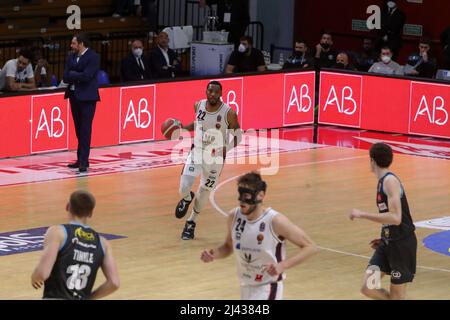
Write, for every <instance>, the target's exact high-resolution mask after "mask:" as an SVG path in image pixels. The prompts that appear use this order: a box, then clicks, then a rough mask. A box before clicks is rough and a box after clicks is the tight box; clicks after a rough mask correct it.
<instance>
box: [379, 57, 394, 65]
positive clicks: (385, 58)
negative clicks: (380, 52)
mask: <svg viewBox="0 0 450 320" xmlns="http://www.w3.org/2000/svg"><path fill="white" fill-rule="evenodd" d="M391 60H392V58H391V57H389V56H382V57H381V61H383V62H384V63H389V62H391Z"/></svg>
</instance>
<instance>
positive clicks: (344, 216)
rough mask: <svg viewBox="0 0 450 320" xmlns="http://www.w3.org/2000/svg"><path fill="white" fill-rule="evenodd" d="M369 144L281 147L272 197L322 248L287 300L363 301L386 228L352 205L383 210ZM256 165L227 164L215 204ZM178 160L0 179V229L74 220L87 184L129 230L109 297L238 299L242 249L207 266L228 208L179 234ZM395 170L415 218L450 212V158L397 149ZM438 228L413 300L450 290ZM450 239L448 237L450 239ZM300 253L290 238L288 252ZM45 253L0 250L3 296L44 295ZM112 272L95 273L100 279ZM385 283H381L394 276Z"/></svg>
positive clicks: (112, 224) (228, 199)
mask: <svg viewBox="0 0 450 320" xmlns="http://www.w3.org/2000/svg"><path fill="white" fill-rule="evenodd" d="M367 154H368V152H367V151H364V150H355V149H344V148H337V147H329V148H323V149H316V150H306V151H300V152H293V153H285V154H281V155H280V169H279V172H278V174H276V175H272V176H266V177H265V179H266V181H267V182H268V193H267V197H266V205H267V206H271V207H273V208H274V209H275V210H278V211H280V212H282V213H284V214H286V215H287V216H288V217H289V218H290V219H291V220H292V221H294V222H295V223H297V224H298V225H300V226H301V227H302V228H303V229H304V230H305V231H306V232H307V233H308V234H309V235H310V236H311V237H312V239H313V240H314V241H315V242H316V243H317V244H318V245H319V246H320V248H321V250H320V252H319V253H318V254H317V255H316V256H315V257H314V258H313V259H311V260H310V261H307V262H306V263H305V264H303V265H300V266H297V267H295V268H294V269H291V270H288V272H287V280H286V282H285V298H286V299H363V297H362V296H361V295H360V293H359V287H360V284H361V278H362V275H363V272H364V270H365V267H366V265H367V262H368V259H367V257H368V256H370V255H371V254H372V250H371V249H370V248H369V246H368V243H369V241H370V240H372V239H374V238H376V237H377V236H378V234H379V229H380V228H379V226H377V225H375V224H373V223H370V222H366V221H356V222H351V221H350V220H349V219H348V213H349V211H350V210H351V209H352V208H355V207H356V208H360V209H362V210H369V211H371V212H375V211H376V206H375V188H376V179H375V177H374V176H373V175H372V173H371V172H370V170H369V161H368V156H367ZM257 167H258V166H255V165H250V164H246V165H227V166H226V167H225V169H224V171H223V173H222V177H221V182H222V183H221V184H220V186H219V188H218V189H217V191H216V192H215V194H214V202H215V204H216V206H217V207H218V208H220V209H221V210H224V211H228V210H229V209H231V208H233V207H234V206H236V205H237V200H236V199H237V193H236V183H235V180H234V178H235V177H237V176H238V175H240V174H242V173H245V172H247V171H249V170H252V169H255V168H257ZM180 171H181V167H180V166H176V167H167V168H160V169H151V170H146V171H138V172H131V173H119V174H113V175H105V176H96V177H85V178H79V179H71V180H58V181H52V182H46V183H36V184H26V185H20V186H10V187H2V188H1V197H0V208H1V211H0V213H1V224H0V233H1V232H6V231H14V230H23V229H27V228H36V227H43V226H48V225H52V224H59V223H62V222H65V221H66V220H65V219H66V214H65V211H64V208H65V203H66V201H67V198H68V196H69V194H70V193H71V192H72V191H74V190H75V189H78V188H86V189H88V190H90V191H91V192H93V194H94V195H95V196H96V198H97V208H96V211H95V213H94V218H93V220H92V223H91V225H92V226H93V227H94V228H96V229H97V230H98V231H100V232H104V233H109V234H116V235H123V236H126V237H127V238H125V239H120V240H114V241H112V246H113V250H114V254H115V256H116V259H117V261H118V266H119V271H120V277H121V283H122V284H121V288H120V289H119V291H117V292H116V293H115V294H113V295H112V296H111V299H239V286H238V281H237V277H236V273H235V265H234V257H233V256H232V257H230V258H228V259H226V260H219V261H216V262H214V263H212V264H208V265H207V264H203V263H202V262H201V261H200V259H199V257H200V253H201V251H202V250H203V249H206V248H210V247H213V246H216V245H217V244H219V243H220V242H222V241H223V239H224V235H225V217H224V216H223V215H222V214H221V213H219V212H218V211H217V210H216V209H215V208H214V207H213V206H212V205H211V204H209V205H208V207H207V209H206V210H205V211H204V212H203V213H202V214H201V217H200V218H199V221H198V224H197V231H196V239H195V240H194V241H188V242H185V241H182V240H181V239H180V234H181V230H182V228H183V225H184V220H183V221H181V220H177V219H176V218H175V217H174V207H175V205H176V203H177V202H178V200H179V199H178V191H177V190H178V184H179V176H180ZM393 171H394V172H395V173H397V174H398V175H399V176H400V178H401V179H402V182H403V184H404V186H405V189H406V193H407V196H408V200H409V203H410V206H411V210H412V215H413V218H414V220H415V221H419V220H424V219H430V218H436V217H441V216H444V215H446V214H448V211H449V210H450V197H449V195H448V193H449V190H450V179H448V177H449V176H450V162H449V161H446V160H438V159H431V158H421V157H413V156H406V155H398V154H396V155H395V160H394V165H393ZM433 232H435V231H433V230H429V229H418V230H417V235H418V239H419V250H418V265H419V267H418V269H417V275H416V280H415V281H414V283H413V284H412V285H410V287H409V296H408V298H409V299H450V290H449V284H450V259H449V257H447V256H443V255H439V254H437V253H434V252H432V251H430V250H428V249H426V248H425V247H424V246H423V245H422V241H421V240H422V239H423V238H424V237H426V236H427V235H429V234H431V233H433ZM449 247H450V245H449ZM292 250H295V248H294V247H293V246H292V245H288V255H289V253H291V252H292ZM39 255H40V252H32V253H25V254H17V255H10V256H3V257H0V266H1V267H0V277H1V279H2V280H1V285H0V299H38V298H40V297H41V295H42V291H35V290H34V289H33V288H32V287H31V285H30V275H31V272H32V270H33V268H34V266H35V264H36V263H37V259H38V257H39ZM102 279H103V277H102V275H101V272H99V276H98V277H97V285H98V283H99V282H100V280H102ZM387 283H388V282H387V281H384V284H385V285H386V284H387Z"/></svg>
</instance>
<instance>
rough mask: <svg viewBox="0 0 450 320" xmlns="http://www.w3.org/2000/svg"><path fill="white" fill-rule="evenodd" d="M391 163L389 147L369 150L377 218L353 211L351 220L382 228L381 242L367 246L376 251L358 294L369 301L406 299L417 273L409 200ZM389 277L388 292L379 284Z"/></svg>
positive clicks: (374, 146)
mask: <svg viewBox="0 0 450 320" xmlns="http://www.w3.org/2000/svg"><path fill="white" fill-rule="evenodd" d="M392 160H393V153H392V149H391V147H390V146H388V145H387V144H384V143H377V144H374V145H373V146H372V148H370V165H371V168H372V172H373V173H374V174H375V176H376V177H377V178H378V187H377V199H376V200H377V206H378V211H379V213H378V214H374V213H367V212H362V211H360V210H357V209H353V211H352V212H351V213H350V219H351V220H353V219H355V218H361V219H367V220H370V221H373V222H376V223H380V224H382V228H381V239H375V240H373V241H372V242H371V243H370V245H371V247H372V248H373V249H374V250H375V253H374V255H373V256H372V259H371V260H370V262H369V267H368V269H367V271H366V274H365V277H364V283H363V286H362V289H361V293H362V294H364V295H365V296H367V297H369V298H372V299H383V300H400V299H406V286H407V284H408V283H410V282H412V281H413V279H414V275H415V273H416V253H417V239H416V234H415V232H414V231H415V227H414V224H413V220H412V218H411V214H410V212H409V206H408V200H407V199H406V194H405V190H404V189H403V186H402V184H401V182H400V180H399V179H398V178H397V177H396V176H395V175H394V174H393V173H392V172H390V171H389V167H390V165H391V163H392ZM386 274H389V275H390V276H391V286H390V290H389V291H387V290H385V289H381V287H380V280H381V277H383V276H384V275H386Z"/></svg>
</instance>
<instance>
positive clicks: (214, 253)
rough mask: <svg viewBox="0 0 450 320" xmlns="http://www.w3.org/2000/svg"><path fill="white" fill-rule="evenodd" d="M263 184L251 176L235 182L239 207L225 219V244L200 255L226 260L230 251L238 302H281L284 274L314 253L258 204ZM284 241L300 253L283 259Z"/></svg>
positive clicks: (283, 220) (304, 238)
mask: <svg viewBox="0 0 450 320" xmlns="http://www.w3.org/2000/svg"><path fill="white" fill-rule="evenodd" d="M266 188H267V187H266V183H265V182H264V181H263V180H262V179H261V176H260V175H259V174H258V173H255V172H251V173H247V174H246V175H244V176H242V177H240V178H239V180H238V191H239V203H240V206H239V207H237V208H236V209H234V210H232V211H231V212H230V214H229V217H228V232H227V236H226V239H225V242H224V243H223V244H222V245H221V246H220V247H217V248H215V249H210V250H205V251H203V252H202V254H201V260H202V261H203V262H211V261H213V260H215V259H222V258H226V257H228V256H229V255H230V254H231V253H232V252H233V250H234V253H235V256H236V264H237V273H238V277H239V280H240V285H241V299H242V300H281V299H283V280H284V278H285V274H284V272H285V271H286V270H287V269H289V268H292V267H294V266H296V265H298V264H299V263H302V262H304V261H305V260H307V259H308V258H309V257H311V256H312V255H314V254H315V253H316V252H317V250H318V249H317V247H316V245H315V244H314V242H312V240H311V239H310V238H309V237H308V235H306V233H305V232H303V230H302V229H300V228H299V227H298V226H296V225H295V224H293V223H292V222H291V221H290V220H289V219H288V218H287V217H286V216H284V215H283V214H281V213H279V212H277V211H275V210H273V209H272V208H265V207H264V206H263V204H262V202H263V200H264V197H265V194H266ZM286 240H288V241H290V242H292V243H293V244H295V245H296V246H298V247H299V248H300V250H299V251H298V252H297V253H296V254H295V255H293V256H292V257H290V258H289V259H286V255H285V245H286Z"/></svg>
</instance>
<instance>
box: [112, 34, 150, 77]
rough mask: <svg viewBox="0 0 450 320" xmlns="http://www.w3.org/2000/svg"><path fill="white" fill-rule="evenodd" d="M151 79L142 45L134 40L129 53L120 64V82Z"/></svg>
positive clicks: (147, 60)
mask: <svg viewBox="0 0 450 320" xmlns="http://www.w3.org/2000/svg"><path fill="white" fill-rule="evenodd" d="M151 77H152V73H151V67H150V59H149V58H148V57H146V56H145V55H144V45H143V44H142V41H141V40H134V41H133V43H132V44H131V53H130V54H129V55H128V56H126V58H125V59H123V60H122V62H121V64H120V81H121V82H130V81H139V80H149V79H151Z"/></svg>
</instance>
